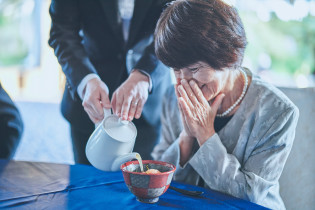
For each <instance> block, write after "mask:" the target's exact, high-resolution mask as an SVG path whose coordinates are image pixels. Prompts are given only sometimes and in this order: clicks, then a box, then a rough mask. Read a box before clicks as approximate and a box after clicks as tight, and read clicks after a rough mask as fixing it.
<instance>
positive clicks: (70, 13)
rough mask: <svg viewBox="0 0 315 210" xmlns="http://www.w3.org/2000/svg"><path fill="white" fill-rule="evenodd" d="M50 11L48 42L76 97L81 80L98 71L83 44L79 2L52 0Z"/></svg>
mask: <svg viewBox="0 0 315 210" xmlns="http://www.w3.org/2000/svg"><path fill="white" fill-rule="evenodd" d="M49 13H50V16H51V20H52V25H51V30H50V39H49V41H48V43H49V45H50V46H51V47H52V48H54V50H55V55H56V56H57V58H58V61H59V63H60V65H61V66H62V70H63V72H64V73H65V75H66V78H67V83H68V88H69V89H70V93H71V96H72V98H74V96H75V94H76V91H77V87H78V85H79V84H80V82H81V80H82V79H83V78H84V77H85V76H86V75H87V74H89V73H97V72H96V70H95V68H94V66H93V65H92V63H91V61H90V60H89V58H88V56H87V54H86V52H85V49H84V47H83V45H82V44H81V41H82V38H81V36H80V35H79V32H80V14H79V7H78V2H77V1H76V0H66V1H65V0H52V1H51V5H50V9H49Z"/></svg>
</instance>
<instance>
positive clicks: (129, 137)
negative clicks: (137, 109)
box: [85, 109, 138, 171]
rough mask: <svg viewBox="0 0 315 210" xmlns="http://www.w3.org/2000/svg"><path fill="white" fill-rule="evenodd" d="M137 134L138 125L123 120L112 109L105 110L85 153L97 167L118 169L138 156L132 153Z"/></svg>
mask: <svg viewBox="0 0 315 210" xmlns="http://www.w3.org/2000/svg"><path fill="white" fill-rule="evenodd" d="M136 136H137V129H136V126H135V125H134V124H133V123H132V122H129V121H121V120H120V118H119V117H118V116H116V115H112V114H111V110H110V109H107V110H106V109H105V110H104V120H103V121H102V122H101V123H100V124H99V125H97V127H96V128H95V130H94V132H93V133H92V135H91V136H90V138H89V140H88V142H87V144H86V148H85V153H86V156H87V159H88V160H89V161H90V163H91V164H92V165H93V166H94V167H95V168H98V169H100V170H103V171H118V170H119V168H120V165H121V164H122V163H124V162H127V161H129V160H131V159H134V158H136V154H138V153H135V152H134V153H132V150H133V147H134V144H135V140H136Z"/></svg>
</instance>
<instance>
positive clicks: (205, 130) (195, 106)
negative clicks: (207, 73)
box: [177, 80, 224, 146]
mask: <svg viewBox="0 0 315 210" xmlns="http://www.w3.org/2000/svg"><path fill="white" fill-rule="evenodd" d="M177 94H179V95H178V96H179V97H178V103H179V106H180V111H181V113H182V118H183V119H182V120H183V124H184V127H185V130H186V132H187V134H188V135H189V136H193V137H195V138H197V141H198V143H199V145H200V146H201V145H202V144H203V143H204V142H205V141H206V140H207V139H209V138H210V137H211V136H212V135H213V134H215V130H214V119H215V116H216V113H217V110H218V108H219V106H220V104H221V102H222V99H223V98H224V94H219V95H217V96H216V97H215V99H214V101H213V103H212V104H211V106H210V104H209V102H208V101H207V100H206V99H205V97H204V96H203V93H202V91H201V89H200V88H199V87H198V85H197V84H196V82H195V81H194V80H191V81H190V82H189V83H188V82H187V81H186V80H181V84H179V85H177Z"/></svg>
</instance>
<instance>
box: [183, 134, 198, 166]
mask: <svg viewBox="0 0 315 210" xmlns="http://www.w3.org/2000/svg"><path fill="white" fill-rule="evenodd" d="M194 141H195V138H194V137H191V136H188V135H187V134H186V132H181V134H180V135H179V148H180V161H179V162H180V165H181V166H183V165H185V164H186V162H187V161H188V160H189V158H190V155H191V150H192V146H193V143H194Z"/></svg>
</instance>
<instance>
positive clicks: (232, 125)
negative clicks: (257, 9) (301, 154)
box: [152, 0, 298, 209]
mask: <svg viewBox="0 0 315 210" xmlns="http://www.w3.org/2000/svg"><path fill="white" fill-rule="evenodd" d="M246 44H247V42H246V35H245V31H244V28H243V25H242V22H241V20H240V17H239V15H238V13H237V11H236V10H235V8H233V7H231V6H229V5H227V4H225V3H223V2H222V1H220V0H178V1H174V2H173V3H172V4H170V5H169V6H168V7H167V8H166V9H165V11H164V12H163V13H162V15H161V17H160V19H159V22H158V24H157V27H156V30H155V51H156V55H157V56H158V58H159V59H160V60H161V61H162V62H163V63H164V64H166V65H168V66H170V67H172V68H173V70H174V72H175V76H176V79H177V84H176V85H175V91H174V88H173V89H170V90H169V91H168V94H167V95H166V97H165V100H164V108H163V113H162V123H163V125H162V126H163V127H162V129H163V139H162V140H161V141H160V143H159V144H158V145H157V146H156V147H155V149H154V151H153V153H152V155H153V157H154V158H155V159H159V160H163V161H167V162H171V163H173V164H175V165H176V167H177V170H176V173H175V175H174V179H175V180H177V181H182V182H186V183H189V184H194V185H201V186H204V187H209V188H211V189H213V190H218V191H221V192H224V193H228V194H231V195H233V196H236V197H239V198H243V199H246V200H249V201H252V202H255V203H258V204H260V205H263V206H266V207H269V208H272V209H284V208H285V207H284V204H283V202H282V200H281V197H280V195H279V182H278V180H279V177H280V175H281V172H282V170H283V167H284V164H285V162H286V159H287V157H288V155H289V152H290V150H291V147H292V144H293V139H294V135H295V128H296V124H297V120H298V109H297V107H296V106H295V105H294V104H293V103H292V102H291V101H290V100H289V99H288V98H287V97H286V96H285V95H284V94H283V93H282V92H280V91H279V90H278V89H277V88H275V87H274V86H272V85H270V84H267V83H266V82H264V81H263V80H261V79H260V78H259V77H258V76H256V75H254V74H252V73H251V71H250V70H248V69H246V68H243V67H242V66H241V64H242V60H243V54H244V50H245V47H246ZM174 92H175V93H176V94H175V93H174Z"/></svg>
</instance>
